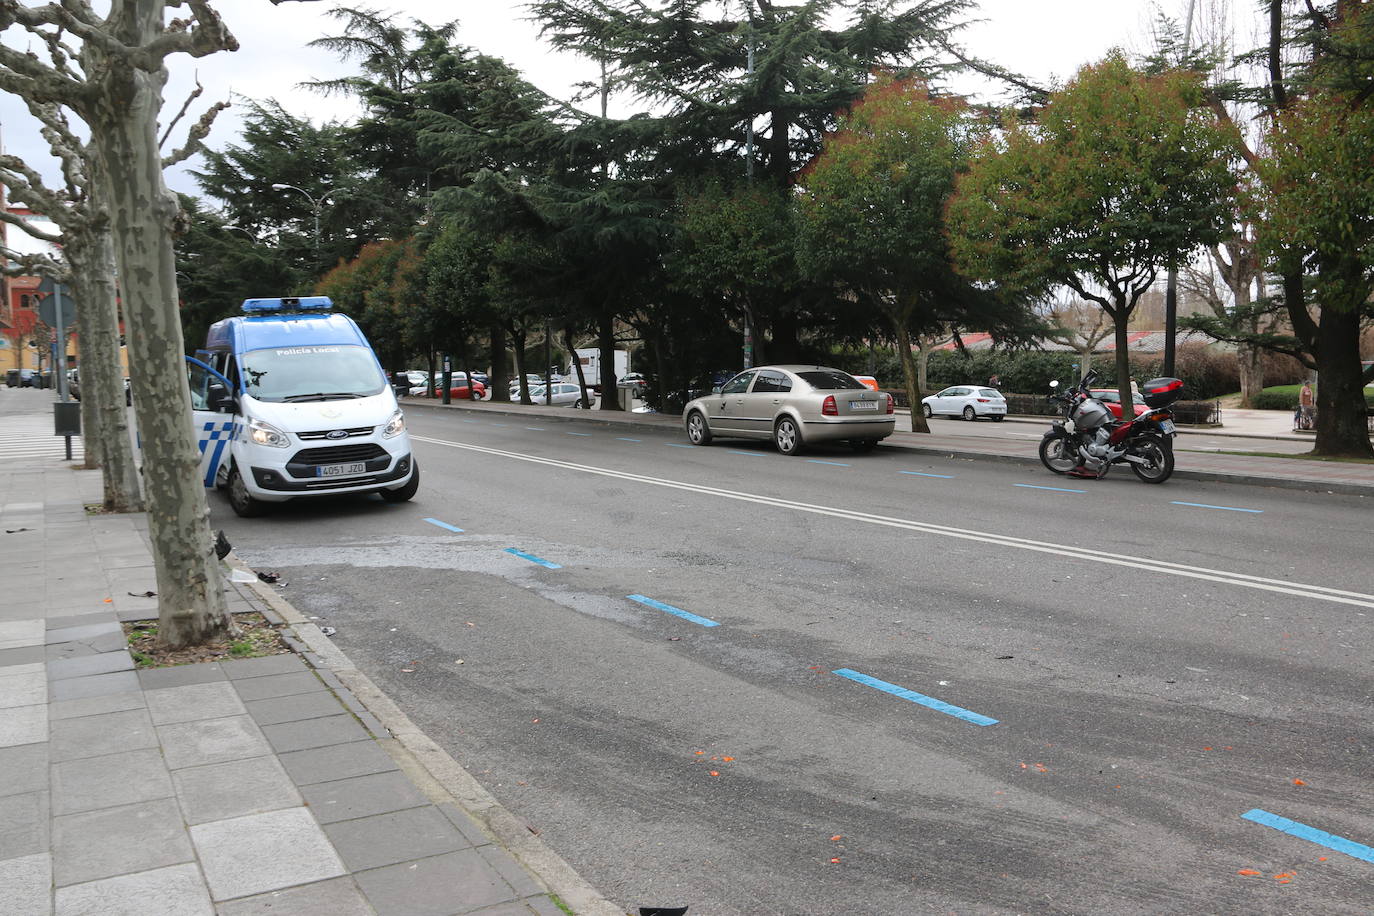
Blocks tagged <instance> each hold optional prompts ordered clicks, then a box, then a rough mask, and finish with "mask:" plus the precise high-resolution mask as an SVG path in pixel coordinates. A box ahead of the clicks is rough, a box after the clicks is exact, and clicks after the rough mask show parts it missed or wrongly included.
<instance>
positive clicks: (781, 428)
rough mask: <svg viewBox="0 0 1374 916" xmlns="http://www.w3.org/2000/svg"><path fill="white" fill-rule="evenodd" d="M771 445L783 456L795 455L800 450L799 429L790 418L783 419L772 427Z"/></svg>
mask: <svg viewBox="0 0 1374 916" xmlns="http://www.w3.org/2000/svg"><path fill="white" fill-rule="evenodd" d="M773 444H774V445H775V446H777V449H778V452H779V453H781V454H783V455H795V454H797V453H798V452H800V451H801V450H802V436H801V428H800V427H799V426H797V421H796V420H794V419H792V418H791V417H783V418H782V419H780V420H778V422H777V423H776V424H775V425H774V426H773Z"/></svg>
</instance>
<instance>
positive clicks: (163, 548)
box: [83, 0, 233, 646]
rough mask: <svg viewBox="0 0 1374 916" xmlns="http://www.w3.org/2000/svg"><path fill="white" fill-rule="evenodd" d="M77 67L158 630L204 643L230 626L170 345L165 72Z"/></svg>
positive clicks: (138, 15) (99, 61)
mask: <svg viewBox="0 0 1374 916" xmlns="http://www.w3.org/2000/svg"><path fill="white" fill-rule="evenodd" d="M163 6H164V5H163V3H162V2H158V0H142V2H134V3H126V4H124V5H123V6H122V7H121V8H120V10H119V13H120V14H121V15H119V16H118V18H116V14H115V13H113V12H112V14H111V31H112V32H113V33H114V37H115V38H117V39H118V40H120V41H122V42H123V43H124V44H125V46H126V47H140V46H143V45H145V44H148V43H150V42H152V41H153V40H154V39H155V38H156V37H158V36H159V35H160V34H161V33H162V31H163V29H162V15H163ZM83 56H84V58H85V59H84V60H83V65H84V68H85V71H86V72H87V73H92V74H98V75H99V82H98V83H97V84H96V86H97V89H98V91H97V92H95V93H94V94H93V97H92V99H91V102H90V104H89V108H88V110H87V111H86V112H84V114H85V117H86V120H87V122H88V124H89V125H90V128H91V135H92V145H93V146H94V148H95V149H96V152H97V154H98V157H99V160H100V165H101V168H102V171H103V173H104V174H105V175H108V176H110V178H111V180H110V183H109V184H110V215H111V226H112V229H113V231H114V235H115V238H116V240H117V245H116V255H117V259H118V263H119V277H120V288H121V292H122V294H123V301H124V317H125V321H126V323H127V325H128V330H129V334H128V337H129V349H130V354H131V357H132V361H133V364H134V365H135V366H136V367H137V368H136V371H134V372H133V373H132V376H131V378H132V383H133V396H134V405H135V408H136V410H137V416H138V424H139V430H140V433H141V436H142V442H143V473H144V480H145V482H146V484H147V492H148V498H147V511H148V531H149V536H150V538H151V540H152V545H153V558H154V561H155V563H156V567H157V581H158V610H159V626H158V639H159V641H160V642H162V643H163V644H165V645H169V646H182V645H191V644H196V643H203V642H207V641H209V640H211V639H213V638H215V637H216V636H218V635H220V634H223V633H225V632H227V631H230V630H232V628H233V622H232V620H231V619H230V616H229V612H228V609H227V606H226V604H225V600H224V593H223V588H222V584H221V579H220V572H219V564H218V560H217V559H216V557H215V554H214V550H213V544H212V539H211V534H210V525H209V509H208V507H207V505H206V501H205V490H204V488H203V487H202V485H201V482H200V475H199V474H198V473H197V468H198V464H199V456H198V454H197V452H196V445H195V439H194V437H193V434H192V429H191V396H190V389H189V388H188V386H187V384H186V373H185V370H184V368H183V362H182V357H181V354H182V353H183V352H184V344H183V340H182V335H181V316H180V314H179V312H178V309H177V285H176V256H175V254H174V252H173V250H172V236H173V233H174V230H175V228H176V223H177V220H178V218H179V215H180V211H179V207H178V204H177V200H176V197H175V196H174V195H173V194H172V193H171V192H170V191H169V190H168V189H167V187H166V185H165V184H164V183H163V180H162V157H161V155H160V153H159V151H158V141H157V134H156V131H157V119H158V112H159V110H160V109H161V107H162V88H163V86H164V85H165V83H166V79H167V71H166V69H165V67H162V66H159V67H157V68H156V69H153V70H144V69H138V68H136V67H134V66H132V65H131V64H130V63H129V60H128V59H127V58H122V57H107V56H106V54H105V53H104V50H103V48H100V47H96V46H92V45H88V46H86V48H85V54H84V55H83Z"/></svg>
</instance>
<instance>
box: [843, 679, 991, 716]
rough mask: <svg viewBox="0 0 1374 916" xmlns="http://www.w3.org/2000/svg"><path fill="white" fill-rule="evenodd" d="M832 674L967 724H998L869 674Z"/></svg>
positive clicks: (974, 713) (977, 714)
mask: <svg viewBox="0 0 1374 916" xmlns="http://www.w3.org/2000/svg"><path fill="white" fill-rule="evenodd" d="M831 674H838V675H839V676H840V677H847V678H849V679H850V680H851V681H857V682H858V683H860V684H864V685H865V686H868V687H872V688H873V689H875V690H881V691H883V692H884V693H890V694H892V695H893V696H894V697H901V698H902V699H903V700H910V701H911V702H913V703H919V704H920V705H921V706H924V707H926V708H927V709H933V710H935V711H936V712H942V713H944V714H945V715H947V716H953V717H954V718H956V719H962V720H964V721H965V722H971V723H972V724H974V725H996V724H997V720H996V719H992V718H989V717H988V716H984V715H980V714H979V713H976V712H972V711H970V710H967V709H964V708H962V707H959V706H954V705H951V704H949V703H946V702H945V701H944V700H937V699H935V698H934V697H928V696H926V695H925V694H923V693H917V692H916V691H914V690H907V689H906V688H905V687H899V686H897V685H896V684H889V683H888V682H887V681H880V680H878V679H877V678H876V677H869V676H868V675H867V674H860V673H859V672H857V671H855V670H853V669H852V668H836V669H835V670H834V671H832V672H831Z"/></svg>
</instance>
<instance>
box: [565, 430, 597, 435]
mask: <svg viewBox="0 0 1374 916" xmlns="http://www.w3.org/2000/svg"><path fill="white" fill-rule="evenodd" d="M565 432H566V430H565ZM568 435H569V436H590V435H591V433H568Z"/></svg>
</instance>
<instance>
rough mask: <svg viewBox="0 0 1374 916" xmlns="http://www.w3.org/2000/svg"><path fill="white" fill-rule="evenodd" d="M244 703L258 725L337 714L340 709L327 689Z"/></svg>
mask: <svg viewBox="0 0 1374 916" xmlns="http://www.w3.org/2000/svg"><path fill="white" fill-rule="evenodd" d="M244 705H245V706H247V707H248V715H250V716H252V717H253V721H254V722H256V723H258V724H259V725H278V724H280V723H282V722H299V721H300V720H301V719H318V718H321V717H322V716H334V715H338V714H339V709H340V707H339V701H338V698H336V697H335V696H334V694H332V693H329V692H328V691H320V692H317V693H299V694H296V695H295V696H290V697H271V698H269V699H266V700H254V701H252V702H251V703H246V704H244Z"/></svg>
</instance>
